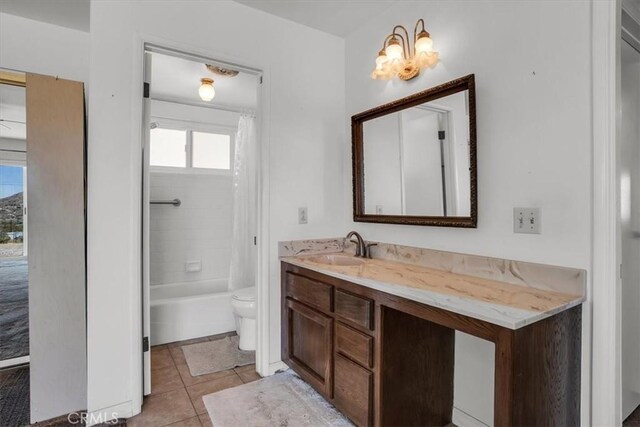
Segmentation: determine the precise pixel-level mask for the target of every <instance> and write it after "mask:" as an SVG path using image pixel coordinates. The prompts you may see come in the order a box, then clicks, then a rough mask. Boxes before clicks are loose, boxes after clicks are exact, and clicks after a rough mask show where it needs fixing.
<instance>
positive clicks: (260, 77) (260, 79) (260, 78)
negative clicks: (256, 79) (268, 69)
mask: <svg viewBox="0 0 640 427" xmlns="http://www.w3.org/2000/svg"><path fill="white" fill-rule="evenodd" d="M260 84H262V76H260Z"/></svg>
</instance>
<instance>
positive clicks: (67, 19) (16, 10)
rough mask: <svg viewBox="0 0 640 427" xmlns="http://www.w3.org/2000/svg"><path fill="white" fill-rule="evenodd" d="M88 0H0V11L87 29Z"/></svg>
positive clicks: (76, 28) (62, 25)
mask: <svg viewBox="0 0 640 427" xmlns="http://www.w3.org/2000/svg"><path fill="white" fill-rule="evenodd" d="M89 9H90V7H89V0H0V12H2V13H8V14H11V15H17V16H21V17H23V18H27V19H33V20H35V21H41V22H47V23H49V24H54V25H59V26H61V27H67V28H72V29H74V30H80V31H89Z"/></svg>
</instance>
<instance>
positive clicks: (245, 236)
mask: <svg viewBox="0 0 640 427" xmlns="http://www.w3.org/2000/svg"><path fill="white" fill-rule="evenodd" d="M257 157H258V148H257V142H256V130H255V117H253V116H251V115H242V116H241V117H240V121H239V122H238V132H237V134H236V140H235V154H234V161H233V235H232V238H231V266H230V270H229V290H230V291H232V290H234V289H241V288H246V287H249V286H254V285H255V264H256V260H255V253H256V250H255V245H254V243H253V238H254V236H255V235H256V209H257V194H256V193H257V192H256V188H257V177H256V169H257V167H256V166H257Z"/></svg>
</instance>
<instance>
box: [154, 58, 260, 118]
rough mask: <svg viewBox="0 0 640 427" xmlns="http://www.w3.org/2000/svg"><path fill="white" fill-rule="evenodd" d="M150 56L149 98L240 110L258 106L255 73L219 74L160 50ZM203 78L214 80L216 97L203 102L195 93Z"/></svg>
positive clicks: (202, 65)
mask: <svg viewBox="0 0 640 427" xmlns="http://www.w3.org/2000/svg"><path fill="white" fill-rule="evenodd" d="M151 56H152V58H151V98H155V99H166V100H173V101H177V102H184V103H189V104H198V105H203V106H214V107H215V106H216V105H220V106H225V107H230V106H231V107H235V108H240V109H244V108H246V109H255V108H256V106H257V105H258V79H259V77H258V76H255V75H252V74H248V73H242V72H241V73H239V74H238V75H237V76H235V77H227V76H220V75H217V74H214V73H212V72H211V71H209V70H207V68H206V67H205V65H204V64H203V63H201V62H196V61H191V60H188V59H184V58H178V57H175V56H169V55H163V54H159V53H152V54H151ZM203 77H208V78H211V79H213V80H214V84H213V86H214V88H215V90H216V96H215V98H214V99H213V101H211V102H204V101H202V100H201V99H200V96H199V95H198V88H199V87H200V79H201V78H203Z"/></svg>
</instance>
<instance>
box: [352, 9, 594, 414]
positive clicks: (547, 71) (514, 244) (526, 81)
mask: <svg viewBox="0 0 640 427" xmlns="http://www.w3.org/2000/svg"><path fill="white" fill-rule="evenodd" d="M418 18H425V19H426V25H427V30H428V31H429V32H430V33H431V35H432V37H433V40H434V43H435V48H436V50H438V51H440V55H441V62H440V64H438V65H437V67H436V68H435V69H433V70H427V71H424V72H423V73H422V74H421V75H420V76H419V77H417V78H415V79H414V80H412V81H410V82H404V81H401V80H398V79H394V80H391V81H388V82H387V81H377V80H372V79H371V78H369V74H370V72H371V69H372V68H373V65H374V59H375V56H376V53H377V52H378V50H379V49H380V43H381V42H382V40H383V39H384V37H385V36H386V35H387V34H388V33H389V32H390V31H391V29H392V28H393V26H394V25H395V24H403V25H405V26H410V27H411V26H413V25H414V23H415V21H416V20H417V19H418ZM590 22H591V17H590V3H589V2H587V1H554V2H502V1H477V2H468V1H433V2H431V1H430V2H410V3H409V2H408V3H399V4H397V5H396V6H394V7H393V8H392V9H390V10H388V11H387V12H386V13H385V14H383V15H380V16H379V17H378V18H377V19H375V20H372V21H371V22H370V23H368V24H367V25H365V26H363V27H361V28H359V29H358V30H357V31H356V32H354V33H352V34H351V35H349V36H348V37H347V39H346V58H347V59H346V70H347V71H346V90H347V92H346V95H347V96H346V103H347V104H346V106H347V115H348V116H350V115H352V114H355V113H358V112H360V111H364V110H366V109H369V108H372V107H374V106H376V105H380V104H383V103H386V102H389V101H391V100H394V99H397V98H401V97H403V96H406V95H409V94H412V93H415V92H418V91H420V90H423V89H426V88H428V87H432V86H435V85H437V84H440V83H444V82H446V81H448V80H452V79H454V78H457V77H461V76H464V75H466V74H469V73H475V76H476V95H477V103H476V106H477V138H478V202H479V205H478V210H479V212H478V228H477V229H471V230H470V229H453V228H436V227H415V226H399V225H378V224H364V223H362V224H361V223H353V222H351V221H350V219H351V215H352V214H351V205H352V203H351V175H350V173H351V172H350V169H351V168H350V163H351V152H350V145H349V144H348V141H347V142H346V143H345V144H344V146H343V160H344V165H345V168H344V169H345V171H344V191H343V194H344V201H343V203H342V205H343V206H344V207H345V218H346V219H347V224H348V228H355V229H358V230H359V231H361V232H362V234H363V235H364V237H365V238H367V239H372V240H380V241H387V242H394V243H400V244H407V245H415V246H422V247H429V248H435V249H442V250H450V251H456V252H466V253H471V254H482V255H487V256H496V257H503V258H510V259H517V260H526V261H531V262H540V263H547V264H557V265H564V266H568V267H575V268H583V269H586V270H589V268H590V262H591V261H590V247H591V222H590V215H589V212H590V211H591V138H592V135H591V121H590V118H591V117H590V105H591V98H590V87H591V78H590V74H589V72H588V70H589V69H590V67H591V62H590V51H591V44H590V33H591V28H590ZM347 122H348V119H347ZM516 206H533V207H540V208H542V211H543V224H542V234H540V235H522V234H514V233H513V225H512V208H513V207H516ZM588 330H589V319H588V318H586V317H585V318H584V321H583V331H584V332H583V342H586V340H587V339H588V333H587V331H588ZM456 339H457V341H458V342H457V346H456V349H457V350H458V353H459V355H458V356H457V358H456V386H457V387H456V392H455V401H456V405H457V406H458V407H460V408H461V409H463V410H466V411H468V412H469V413H471V415H473V416H475V417H476V418H479V419H480V420H482V421H485V422H490V421H491V419H492V413H493V408H492V406H493V405H492V389H491V387H492V375H490V372H491V369H492V368H491V363H492V361H493V360H492V358H491V360H484V362H485V363H483V365H482V366H475V365H474V363H475V361H474V357H475V355H476V354H483V355H484V354H489V353H490V352H492V351H493V349H492V346H491V345H490V344H488V343H484V342H479V343H476V342H469V340H467V339H465V338H464V336H462V335H460V334H458V335H457V336H456ZM463 348H464V349H465V352H464V353H463V352H461V351H460V350H461V349H463ZM582 366H583V382H582V391H583V400H582V413H583V416H582V417H583V421H584V422H587V420H588V417H589V404H588V402H589V401H588V396H589V381H588V378H589V377H588V372H589V368H590V353H589V347H583V362H582ZM480 385H482V386H480ZM472 386H473V388H472ZM478 387H479V388H478ZM472 391H473V392H472Z"/></svg>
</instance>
